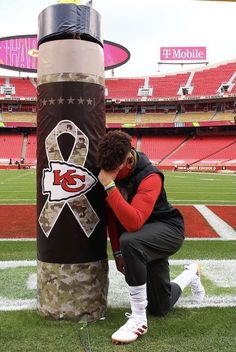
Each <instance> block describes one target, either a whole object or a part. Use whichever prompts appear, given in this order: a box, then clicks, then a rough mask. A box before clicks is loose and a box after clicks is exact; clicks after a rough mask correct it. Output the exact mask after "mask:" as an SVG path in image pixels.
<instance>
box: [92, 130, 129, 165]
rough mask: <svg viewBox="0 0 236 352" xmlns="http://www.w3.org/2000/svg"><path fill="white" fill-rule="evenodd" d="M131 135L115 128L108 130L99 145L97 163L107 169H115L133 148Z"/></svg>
mask: <svg viewBox="0 0 236 352" xmlns="http://www.w3.org/2000/svg"><path fill="white" fill-rule="evenodd" d="M131 148H132V145H131V136H130V135H128V134H127V133H125V132H122V131H119V130H115V131H110V132H108V133H107V134H106V135H105V137H104V138H103V139H102V140H101V141H100V143H99V145H98V153H97V164H98V167H100V168H101V169H104V170H106V171H111V170H115V169H116V168H117V167H118V166H120V165H121V164H122V163H123V162H124V161H125V157H126V155H127V154H128V152H129V151H130V150H131Z"/></svg>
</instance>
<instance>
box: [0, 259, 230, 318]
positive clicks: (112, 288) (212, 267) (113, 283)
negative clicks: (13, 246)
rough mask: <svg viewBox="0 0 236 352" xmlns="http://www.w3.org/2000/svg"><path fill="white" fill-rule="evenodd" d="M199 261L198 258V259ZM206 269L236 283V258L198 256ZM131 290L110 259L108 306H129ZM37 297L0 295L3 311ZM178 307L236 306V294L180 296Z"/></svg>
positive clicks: (220, 280)
mask: <svg viewBox="0 0 236 352" xmlns="http://www.w3.org/2000/svg"><path fill="white" fill-rule="evenodd" d="M195 261H196V260H195ZM197 261H198V262H199V263H200V264H201V266H202V270H203V275H204V276H205V277H207V278H208V279H210V280H211V281H212V282H214V284H215V285H217V286H219V287H236V277H235V275H234V273H235V272H236V260H197ZM192 262H193V260H190V259H186V260H170V265H175V266H183V265H184V264H188V263H192ZM36 264H37V262H36V260H23V261H3V262H0V269H2V270H4V269H7V268H16V267H22V266H24V267H26V266H36ZM36 285H37V274H36V273H33V274H30V275H29V277H28V280H27V287H28V288H29V289H31V290H32V289H36ZM128 297H129V292H128V287H127V284H126V282H125V280H124V276H123V275H122V274H121V273H119V272H118V271H117V270H116V267H115V262H114V260H110V261H109V292H108V306H110V307H127V308H128V307H129V298H128ZM36 305H37V302H36V299H18V300H13V299H7V298H5V297H0V311H1V310H2V311H10V310H22V309H36ZM176 307H185V308H195V307H196V308H201V307H236V296H233V295H221V296H215V295H214V296H207V295H206V297H205V299H204V301H203V302H202V303H201V304H197V303H196V302H194V301H193V300H192V299H191V297H181V298H180V299H179V301H178V302H177V304H176Z"/></svg>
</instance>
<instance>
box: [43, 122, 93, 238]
mask: <svg viewBox="0 0 236 352" xmlns="http://www.w3.org/2000/svg"><path fill="white" fill-rule="evenodd" d="M63 133H69V134H71V135H72V136H73V137H74V139H75V141H74V145H73V148H72V150H71V153H70V156H69V158H68V160H67V161H65V160H64V158H63V156H62V154H61V151H60V148H59V145H58V141H57V139H58V137H59V136H60V135H61V134H63ZM45 148H46V153H47V158H48V163H49V168H48V169H44V170H43V176H42V192H43V194H44V195H48V199H47V201H46V202H45V204H44V207H43V209H42V211H41V213H40V216H39V219H38V221H39V224H40V226H41V228H42V230H43V232H44V234H45V236H46V237H49V235H50V232H51V230H52V229H53V227H54V225H55V223H56V221H57V219H58V217H59V216H60V214H61V212H62V209H63V208H64V206H65V204H67V205H68V206H69V208H70V210H71V211H72V213H73V214H74V216H75V218H76V220H77V221H78V223H79V224H80V226H81V228H82V229H83V231H84V233H85V235H86V236H87V237H88V238H89V237H90V235H91V234H92V232H93V231H94V229H95V227H96V225H97V224H98V222H99V218H98V216H97V214H96V212H95V211H94V209H93V207H92V205H91V204H90V202H89V201H88V199H87V197H86V196H85V194H86V193H87V192H88V191H89V190H91V189H92V188H93V187H94V186H95V184H96V183H97V179H96V177H95V176H94V175H93V174H92V173H91V172H90V171H89V170H88V169H86V168H85V167H84V164H85V162H86V159H87V154H88V149H89V139H88V137H87V136H86V135H85V134H84V133H83V132H82V131H81V130H80V129H79V128H78V127H77V126H76V125H75V124H74V123H73V122H72V121H70V120H62V121H60V122H59V123H58V124H57V126H56V127H55V128H54V129H53V130H52V131H51V133H50V134H49V135H48V136H47V138H46V140H45Z"/></svg>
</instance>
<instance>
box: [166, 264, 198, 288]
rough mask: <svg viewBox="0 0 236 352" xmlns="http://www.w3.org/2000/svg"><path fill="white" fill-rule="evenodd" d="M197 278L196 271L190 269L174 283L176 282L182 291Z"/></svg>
mask: <svg viewBox="0 0 236 352" xmlns="http://www.w3.org/2000/svg"><path fill="white" fill-rule="evenodd" d="M195 276H196V269H195V268H190V269H185V270H184V271H183V272H182V273H181V274H180V275H179V276H177V277H176V278H175V279H174V280H172V282H175V283H176V284H177V285H179V287H180V288H181V291H183V290H184V289H185V287H187V286H188V285H189V284H190V282H191V281H192V279H193V278H194V277H195Z"/></svg>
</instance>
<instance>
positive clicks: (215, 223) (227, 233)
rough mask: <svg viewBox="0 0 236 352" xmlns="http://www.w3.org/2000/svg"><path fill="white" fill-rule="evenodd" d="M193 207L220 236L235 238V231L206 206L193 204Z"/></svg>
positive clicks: (228, 238) (229, 238)
mask: <svg viewBox="0 0 236 352" xmlns="http://www.w3.org/2000/svg"><path fill="white" fill-rule="evenodd" d="M194 207H195V208H196V209H197V210H198V211H199V213H201V214H202V215H203V217H204V218H205V219H206V220H207V222H208V223H209V225H211V227H212V228H213V229H214V230H215V231H216V233H217V234H218V235H219V236H220V237H221V238H224V239H227V240H235V239H236V231H235V230H234V229H233V228H232V227H231V226H230V225H228V224H227V223H226V222H225V221H224V220H222V219H221V218H220V217H219V216H217V215H216V214H215V213H214V212H213V211H212V210H210V209H209V208H207V207H206V206H205V205H196V204H195V205H194Z"/></svg>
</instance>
